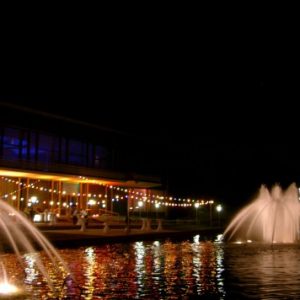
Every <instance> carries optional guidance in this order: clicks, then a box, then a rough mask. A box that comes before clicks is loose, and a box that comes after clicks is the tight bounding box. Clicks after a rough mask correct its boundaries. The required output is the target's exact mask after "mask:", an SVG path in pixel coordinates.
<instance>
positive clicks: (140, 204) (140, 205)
mask: <svg viewBox="0 0 300 300" xmlns="http://www.w3.org/2000/svg"><path fill="white" fill-rule="evenodd" d="M143 206H144V202H143V201H141V200H140V201H139V202H138V207H139V212H140V218H141V213H142V207H143Z"/></svg>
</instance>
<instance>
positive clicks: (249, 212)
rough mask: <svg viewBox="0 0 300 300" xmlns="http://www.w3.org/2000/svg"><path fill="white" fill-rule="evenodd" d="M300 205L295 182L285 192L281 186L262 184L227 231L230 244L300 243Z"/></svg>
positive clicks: (226, 234)
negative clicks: (252, 199)
mask: <svg viewBox="0 0 300 300" xmlns="http://www.w3.org/2000/svg"><path fill="white" fill-rule="evenodd" d="M299 220H300V202H299V196H298V189H297V186H296V184H295V183H292V184H291V185H290V186H289V187H288V188H287V189H286V190H283V189H282V188H281V187H280V186H279V185H278V184H277V185H275V186H273V187H272V189H271V190H269V189H268V188H267V187H266V186H264V185H262V186H261V188H260V190H259V194H258V197H257V198H256V199H254V201H253V202H252V203H250V204H249V205H248V206H246V207H244V208H243V209H242V210H241V211H240V212H239V213H238V214H237V216H236V217H235V218H234V219H233V220H232V221H231V223H230V224H229V225H228V227H227V228H226V230H225V231H224V234H223V236H224V239H225V240H229V241H245V240H253V241H259V242H265V243H294V242H296V241H297V240H299V224H300V222H299Z"/></svg>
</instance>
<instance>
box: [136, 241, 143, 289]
mask: <svg viewBox="0 0 300 300" xmlns="http://www.w3.org/2000/svg"><path fill="white" fill-rule="evenodd" d="M134 249H135V272H136V276H137V284H138V285H139V286H140V287H141V288H143V286H144V275H145V263H144V257H145V247H144V243H143V242H136V243H135V244H134Z"/></svg>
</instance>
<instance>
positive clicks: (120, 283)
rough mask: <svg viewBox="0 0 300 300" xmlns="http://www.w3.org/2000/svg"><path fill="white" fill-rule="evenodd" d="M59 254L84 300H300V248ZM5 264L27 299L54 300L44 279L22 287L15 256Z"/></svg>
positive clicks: (104, 249)
mask: <svg viewBox="0 0 300 300" xmlns="http://www.w3.org/2000/svg"><path fill="white" fill-rule="evenodd" d="M59 252H60V254H61V255H62V257H63V258H64V259H65V261H66V262H67V264H68V265H69V267H70V269H71V271H72V273H73V274H74V278H75V279H76V281H77V282H78V284H79V285H80V287H81V291H82V294H81V298H78V299H195V298H198V297H200V298H206V297H207V296H209V297H210V299H243V298H247V299H248V298H251V299H282V298H284V299H297V297H298V298H299V295H300V255H299V254H300V245H298V244H295V245H273V246H270V245H263V244H256V245H255V244H253V243H252V244H241V245H238V244H223V243H220V242H213V241H201V239H200V238H199V236H195V237H193V238H191V239H186V240H181V241H178V240H177V241H174V240H160V241H158V240H157V241H154V242H151V241H139V242H132V243H122V244H121V243H120V244H107V245H99V246H95V247H81V248H78V249H61V250H59ZM42 258H43V259H45V257H43V255H42ZM1 260H2V261H3V262H4V264H5V267H6V269H7V273H8V274H9V276H10V277H11V278H13V280H14V281H15V282H19V283H20V282H22V280H23V284H24V286H25V287H24V289H25V291H26V292H27V293H26V294H27V295H28V296H26V297H27V298H26V297H25V296H24V299H47V297H51V292H50V291H49V289H48V288H47V286H46V285H45V284H44V285H43V284H42V281H41V280H40V279H37V278H38V277H36V276H32V281H33V282H35V284H34V285H28V283H29V282H27V285H26V283H24V272H23V274H22V273H20V271H17V270H20V266H17V263H16V259H15V257H14V255H13V254H8V255H5V257H4V256H3V257H2V258H1ZM47 267H48V268H49V274H50V276H51V278H52V277H54V276H56V275H55V274H56V273H55V272H54V270H53V269H54V268H55V267H57V266H52V265H51V263H50V262H49V263H48V264H47ZM30 268H32V269H30ZM27 272H28V273H27ZM20 274H21V275H20ZM26 274H27V275H26ZM28 274H31V275H32V274H33V275H36V273H35V270H34V264H32V263H31V260H30V259H28V257H27V269H26V273H25V276H27V277H26V278H27V280H28ZM30 278H31V277H30ZM62 284H63V278H56V288H57V289H62ZM77 295H79V293H77ZM69 299H73V298H69ZM74 299H75V298H74Z"/></svg>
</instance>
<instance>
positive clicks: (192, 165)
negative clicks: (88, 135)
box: [1, 29, 300, 206]
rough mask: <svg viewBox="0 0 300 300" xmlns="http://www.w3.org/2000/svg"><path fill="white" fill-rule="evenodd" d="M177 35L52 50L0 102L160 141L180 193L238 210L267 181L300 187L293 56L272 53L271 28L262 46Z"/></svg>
mask: <svg viewBox="0 0 300 300" xmlns="http://www.w3.org/2000/svg"><path fill="white" fill-rule="evenodd" d="M220 30H221V29H220ZM170 32H171V31H170ZM170 32H168V34H167V32H164V33H165V37H164V34H163V33H162V32H161V31H160V34H159V35H158V36H157V37H156V36H155V35H145V34H144V35H143V36H140V35H138V34H136V35H135V34H134V33H133V34H128V36H127V37H126V38H125V37H124V36H125V34H124V32H122V29H120V32H119V35H118V36H117V37H115V39H118V38H119V40H118V43H116V42H115V43H111V44H109V45H105V46H103V47H102V48H101V51H99V48H98V45H97V43H96V42H95V43H94V42H92V43H93V45H91V44H88V46H87V48H86V49H82V48H80V49H81V50H82V52H81V51H80V50H79V49H74V48H71V47H67V50H64V51H63V53H59V52H58V51H57V49H56V50H55V49H53V50H55V51H53V52H54V53H52V54H53V55H51V56H48V57H47V61H44V60H43V64H41V65H39V64H38V63H36V64H34V71H33V72H32V71H31V72H26V70H29V65H28V66H27V67H26V68H23V71H22V72H15V70H11V71H10V72H9V73H7V76H5V78H4V80H2V85H1V86H2V88H1V90H2V92H1V95H2V96H1V99H2V101H8V102H11V103H16V104H20V105H24V106H29V107H33V108H35V109H38V110H42V111H47V112H50V113H54V114H60V115H63V116H66V117H71V118H74V119H77V120H83V121H87V122H89V123H92V124H97V125H100V126H104V127H107V128H114V129H117V130H121V131H124V132H130V133H133V134H134V135H135V136H143V137H146V138H147V139H148V140H153V141H154V142H155V143H157V144H158V145H161V149H163V150H162V156H161V157H159V158H157V157H156V158H155V159H157V160H158V161H159V162H160V163H162V164H164V165H165V167H164V170H166V172H165V174H164V176H166V174H167V179H168V189H169V192H170V193H171V194H174V195H180V196H195V197H207V198H210V197H213V198H215V199H217V200H219V201H222V202H225V203H228V205H233V206H240V205H243V204H244V203H246V202H247V201H249V200H250V199H251V197H253V196H254V195H255V192H257V189H258V188H259V186H260V185H261V184H262V183H265V184H267V185H269V186H271V185H272V184H274V183H277V182H278V183H280V184H281V185H282V186H283V187H285V186H287V185H289V184H290V183H292V182H296V183H298V184H300V156H299V153H300V147H299V143H298V139H299V116H298V109H297V102H298V101H299V83H298V76H297V75H296V72H295V68H296V67H295V66H294V61H293V59H292V58H291V57H290V56H289V55H287V53H286V52H288V51H285V52H282V53H281V52H280V51H278V50H277V48H276V47H275V46H276V45H275V46H274V48H273V47H272V46H268V47H266V45H267V44H268V42H266V41H265V37H266V33H265V32H263V33H261V34H260V38H259V39H258V40H256V42H255V43H253V36H252V40H249V39H248V38H244V39H242V38H241V37H240V36H239V39H238V40H236V39H235V38H234V37H231V38H230V37H229V36H227V35H226V34H224V32H223V35H222V38H220V36H219V35H218V36H214V35H212V36H211V37H210V41H211V43H208V40H207V39H205V42H204V40H203V41H202V38H201V39H200V38H199V37H196V36H193V35H192V33H191V34H190V35H186V34H184V32H181V31H180V30H179V31H177V32H176V34H175V33H174V31H172V34H171V33H170ZM121 36H122V38H121ZM137 36H138V39H137ZM254 36H255V35H254ZM203 39H204V37H203ZM199 40H200V42H199ZM201 41H202V43H201ZM64 46H65V45H64ZM68 50H70V51H69V52H68ZM57 58H59V59H58V61H56V59H57ZM24 70H25V71H24ZM76 101H77V102H78V101H79V102H80V103H81V105H77V104H76ZM152 159H154V158H152Z"/></svg>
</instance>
